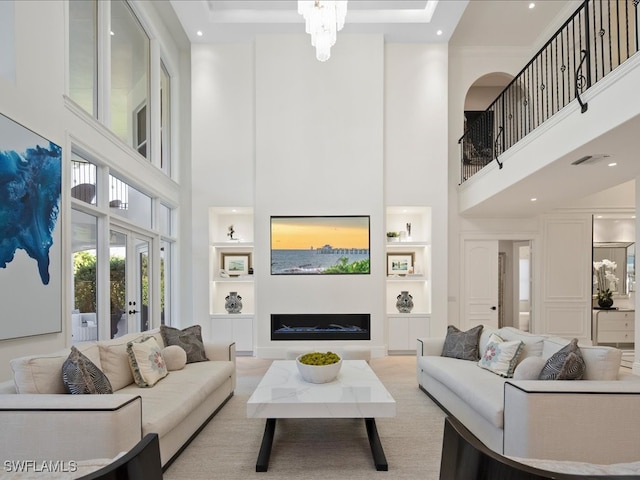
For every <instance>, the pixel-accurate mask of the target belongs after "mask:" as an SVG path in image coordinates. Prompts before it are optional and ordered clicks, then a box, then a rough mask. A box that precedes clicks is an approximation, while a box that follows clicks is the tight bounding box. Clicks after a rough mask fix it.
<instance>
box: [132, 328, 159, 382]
mask: <svg viewBox="0 0 640 480" xmlns="http://www.w3.org/2000/svg"><path fill="white" fill-rule="evenodd" d="M127 355H128V356H129V366H130V367H131V372H132V373H133V380H134V381H135V382H136V384H137V385H138V386H139V387H153V386H154V385H155V384H156V383H158V382H159V381H160V380H161V379H163V378H164V377H166V376H167V374H168V373H169V372H168V371H167V365H166V364H165V361H164V357H163V356H162V352H161V350H160V346H159V345H158V342H156V339H155V338H154V337H144V338H142V339H141V340H136V341H133V342H129V343H127Z"/></svg>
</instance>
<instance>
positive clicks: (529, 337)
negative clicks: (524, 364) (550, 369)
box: [498, 327, 546, 365]
mask: <svg viewBox="0 0 640 480" xmlns="http://www.w3.org/2000/svg"><path fill="white" fill-rule="evenodd" d="M498 335H500V337H501V338H503V339H504V340H506V341H512V340H520V341H521V342H522V343H523V344H524V345H523V346H522V351H521V352H520V355H519V356H518V360H517V362H516V365H517V364H518V363H520V362H521V361H523V360H524V359H525V358H528V357H532V356H536V357H541V356H542V349H543V348H544V340H545V338H546V336H545V335H534V334H532V333H529V332H523V331H522V330H518V329H517V328H513V327H503V328H501V329H500V330H499V331H498Z"/></svg>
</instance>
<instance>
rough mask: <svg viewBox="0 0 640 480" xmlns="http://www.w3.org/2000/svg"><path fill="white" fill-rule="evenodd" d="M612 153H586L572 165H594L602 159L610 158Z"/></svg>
mask: <svg viewBox="0 0 640 480" xmlns="http://www.w3.org/2000/svg"><path fill="white" fill-rule="evenodd" d="M610 156H611V155H607V154H605V153H596V154H594V155H585V156H584V157H582V158H579V159H578V160H576V161H575V162H571V165H593V164H594V163H597V162H599V161H601V160H604V159H606V158H609V157H610Z"/></svg>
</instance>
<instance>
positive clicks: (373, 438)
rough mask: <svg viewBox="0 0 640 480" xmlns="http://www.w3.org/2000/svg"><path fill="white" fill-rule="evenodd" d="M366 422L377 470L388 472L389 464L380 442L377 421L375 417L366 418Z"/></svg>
mask: <svg viewBox="0 0 640 480" xmlns="http://www.w3.org/2000/svg"><path fill="white" fill-rule="evenodd" d="M364 424H365V425H366V426H367V436H368V437H369V445H370V446H371V454H372V455H373V462H374V463H375V466H376V470H378V471H384V472H386V471H387V470H389V465H388V464H387V457H385V455H384V450H383V449H382V443H380V437H379V436H378V429H377V428H376V421H375V419H373V418H365V419H364Z"/></svg>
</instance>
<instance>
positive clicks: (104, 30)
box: [96, 2, 111, 128]
mask: <svg viewBox="0 0 640 480" xmlns="http://www.w3.org/2000/svg"><path fill="white" fill-rule="evenodd" d="M97 4H98V7H97V8H98V22H97V24H98V31H97V39H98V45H97V48H98V62H97V63H98V65H97V75H96V76H97V83H98V85H97V97H98V98H97V100H98V111H97V118H98V121H99V122H100V123H102V124H103V125H105V126H106V127H107V128H111V107H110V105H111V102H110V97H111V6H110V3H109V2H97Z"/></svg>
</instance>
